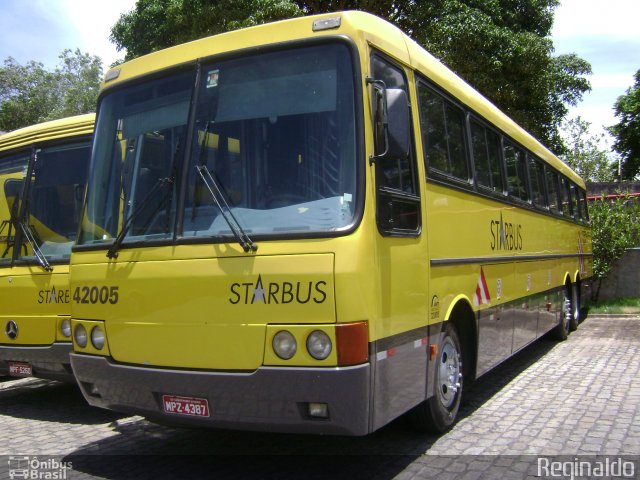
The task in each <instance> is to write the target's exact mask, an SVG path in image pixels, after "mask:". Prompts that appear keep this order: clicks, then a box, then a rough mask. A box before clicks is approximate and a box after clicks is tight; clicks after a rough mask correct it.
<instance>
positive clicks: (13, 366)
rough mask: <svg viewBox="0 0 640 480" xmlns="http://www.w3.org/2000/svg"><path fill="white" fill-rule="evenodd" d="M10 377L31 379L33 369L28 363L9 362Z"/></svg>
mask: <svg viewBox="0 0 640 480" xmlns="http://www.w3.org/2000/svg"><path fill="white" fill-rule="evenodd" d="M9 375H10V376H12V377H30V376H31V375H33V367H32V366H31V365H29V364H28V363H21V362H9Z"/></svg>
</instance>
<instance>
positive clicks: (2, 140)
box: [0, 113, 95, 152]
mask: <svg viewBox="0 0 640 480" xmlns="http://www.w3.org/2000/svg"><path fill="white" fill-rule="evenodd" d="M94 122H95V114H94V113H87V114H84V115H77V116H74V117H67V118H61V119H59V120H51V121H49V122H43V123H38V124H36V125H31V126H29V127H24V128H20V129H18V130H14V131H12V132H9V133H5V134H4V135H0V152H2V151H5V150H13V149H15V148H20V147H25V146H28V145H32V144H34V143H40V142H46V141H49V140H57V139H60V138H66V137H74V136H80V135H91V134H92V133H93V126H94Z"/></svg>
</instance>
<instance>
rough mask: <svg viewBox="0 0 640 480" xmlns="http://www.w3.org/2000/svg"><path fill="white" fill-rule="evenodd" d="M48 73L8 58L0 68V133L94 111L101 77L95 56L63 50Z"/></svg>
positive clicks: (40, 64) (42, 67) (100, 69)
mask: <svg viewBox="0 0 640 480" xmlns="http://www.w3.org/2000/svg"><path fill="white" fill-rule="evenodd" d="M59 58H60V64H59V65H58V67H56V69H55V70H54V71H48V70H46V69H45V67H44V65H43V64H42V63H40V62H35V61H33V60H32V61H30V62H28V63H27V64H26V65H20V63H18V62H17V61H16V60H15V59H14V58H12V57H9V58H7V59H6V60H5V61H4V66H3V67H2V68H0V130H6V131H9V130H15V129H16V128H20V127H25V126H28V125H33V124H35V123H40V122H43V121H46V120H53V119H56V118H62V117H67V116H70V115H77V114H81V113H88V112H92V111H94V110H95V105H96V101H97V98H98V89H99V86H100V80H101V78H102V62H101V60H100V58H99V57H96V56H92V55H89V54H86V53H82V52H81V51H80V50H79V49H77V50H76V51H75V52H72V51H71V50H68V49H67V50H64V51H63V52H62V53H61V54H60V56H59Z"/></svg>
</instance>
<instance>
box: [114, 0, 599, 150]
mask: <svg viewBox="0 0 640 480" xmlns="http://www.w3.org/2000/svg"><path fill="white" fill-rule="evenodd" d="M557 5H558V0H430V1H428V2H416V1H414V0H401V1H397V0H378V1H374V0H315V1H297V0H241V1H231V0H221V1H218V2H210V1H207V0H138V2H137V3H136V7H135V9H134V10H132V11H131V12H129V13H127V14H124V15H122V16H121V17H120V19H119V20H118V22H117V23H116V24H115V25H114V26H113V28H112V30H111V33H112V35H111V39H112V41H113V42H114V43H115V44H116V45H117V47H118V48H119V49H123V48H126V49H127V55H126V59H131V58H135V57H137V56H140V55H143V54H146V53H149V52H152V51H155V50H158V49H161V48H166V47H169V46H172V45H176V44H178V43H183V42H186V41H188V40H193V39H196V38H200V37H203V36H206V35H212V34H216V33H221V32H225V31H228V30H232V29H234V28H239V27H245V26H249V25H255V24H258V23H263V22H267V21H272V20H278V19H282V18H289V17H293V16H299V15H302V14H305V15H307V14H315V13H324V12H333V11H338V10H350V9H354V10H364V11H368V12H370V13H373V14H375V15H378V16H380V17H382V18H385V19H388V20H389V21H391V22H393V23H395V24H396V25H397V26H398V27H400V28H401V29H402V30H404V31H405V32H406V33H407V34H408V35H410V36H411V37H412V38H414V39H415V40H416V41H417V42H418V43H420V44H422V45H423V46H425V48H426V49H427V50H429V51H430V52H431V53H432V54H434V55H435V56H436V57H438V58H439V59H440V60H441V61H443V62H444V63H445V64H446V65H447V66H449V67H450V68H451V69H452V70H454V71H455V72H457V73H458V74H459V75H460V76H462V77H463V78H464V79H466V80H467V81H468V82H469V83H470V84H472V85H473V86H474V87H475V88H476V89H477V90H479V91H480V92H482V93H483V94H484V95H485V96H486V97H488V98H489V99H490V100H492V101H493V102H494V103H495V104H496V105H497V106H498V107H499V108H501V109H502V110H503V111H505V113H507V114H508V115H509V116H511V117H512V118H513V119H514V120H515V121H516V122H518V123H519V124H520V125H522V126H523V127H524V128H525V129H527V130H529V131H530V132H531V133H532V134H533V135H534V136H536V137H537V138H539V139H540V140H541V141H542V142H543V143H545V144H547V145H548V146H549V147H551V148H552V149H554V150H555V151H557V152H558V153H561V152H563V151H564V144H563V142H562V138H561V137H560V135H559V127H560V124H561V122H562V120H563V119H564V117H565V116H566V115H567V112H568V110H567V106H568V105H575V104H576V103H577V102H578V101H580V100H581V98H582V95H583V94H584V92H586V91H589V90H590V88H591V87H590V84H589V82H588V80H587V79H586V78H585V75H588V74H590V73H591V66H590V65H589V63H588V62H586V61H585V60H583V59H581V58H579V57H577V56H576V55H561V56H558V57H554V56H553V55H552V54H553V44H552V42H551V39H550V37H549V36H550V32H551V27H552V26H553V10H554V8H555V7H556V6H557Z"/></svg>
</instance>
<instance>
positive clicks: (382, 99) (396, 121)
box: [371, 81, 411, 162]
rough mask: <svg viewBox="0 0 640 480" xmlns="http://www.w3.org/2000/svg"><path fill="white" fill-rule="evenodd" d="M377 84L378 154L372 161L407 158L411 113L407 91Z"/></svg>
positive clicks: (376, 123)
mask: <svg viewBox="0 0 640 480" xmlns="http://www.w3.org/2000/svg"><path fill="white" fill-rule="evenodd" d="M374 82H376V83H379V84H378V85H375V88H374V92H375V99H376V101H375V108H376V112H375V116H376V118H375V138H376V142H375V143H376V154H375V156H373V157H372V158H371V161H372V162H374V161H376V160H388V159H398V158H406V157H407V156H408V155H409V148H410V136H411V114H410V111H409V99H408V97H407V92H405V91H404V90H402V89H400V88H386V87H385V86H384V83H383V82H379V81H374Z"/></svg>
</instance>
